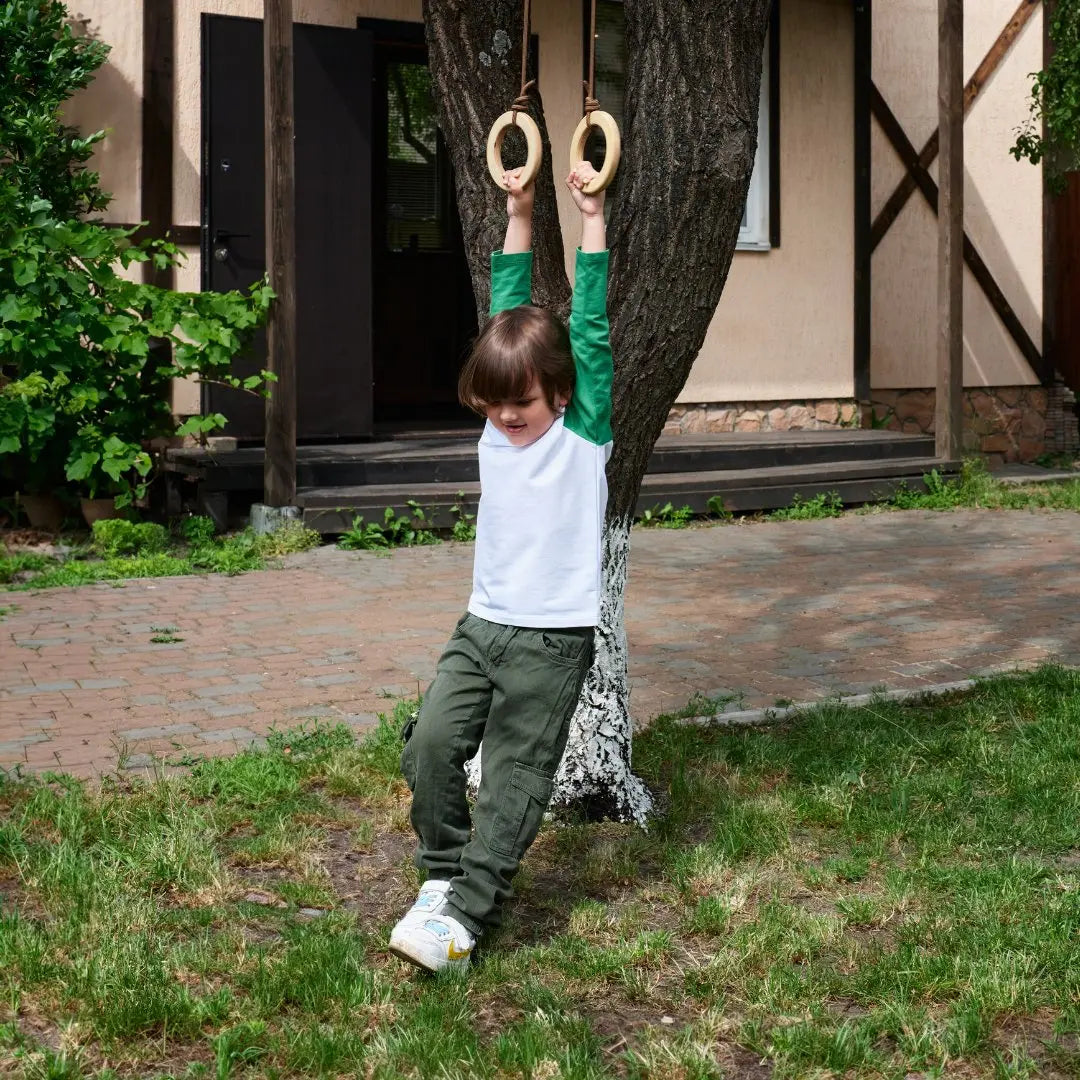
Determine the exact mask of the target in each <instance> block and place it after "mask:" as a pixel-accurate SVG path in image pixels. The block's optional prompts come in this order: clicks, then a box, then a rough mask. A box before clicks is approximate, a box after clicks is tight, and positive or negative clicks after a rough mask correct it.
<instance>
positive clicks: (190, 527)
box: [180, 514, 217, 548]
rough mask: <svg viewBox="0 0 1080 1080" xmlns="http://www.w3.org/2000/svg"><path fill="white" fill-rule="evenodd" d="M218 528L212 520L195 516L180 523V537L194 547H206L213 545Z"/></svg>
mask: <svg viewBox="0 0 1080 1080" xmlns="http://www.w3.org/2000/svg"><path fill="white" fill-rule="evenodd" d="M216 533H217V528H216V526H215V525H214V522H213V520H212V519H211V518H208V517H202V516H200V515H197V514H193V515H192V516H191V517H186V518H184V520H183V521H182V522H181V523H180V535H181V536H183V538H184V539H185V540H186V541H187V542H188V543H189V544H190V545H191V546H192V547H196V548H198V547H206V545H207V544H210V543H213V540H214V536H215V534H216Z"/></svg>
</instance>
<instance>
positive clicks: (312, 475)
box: [166, 430, 934, 494]
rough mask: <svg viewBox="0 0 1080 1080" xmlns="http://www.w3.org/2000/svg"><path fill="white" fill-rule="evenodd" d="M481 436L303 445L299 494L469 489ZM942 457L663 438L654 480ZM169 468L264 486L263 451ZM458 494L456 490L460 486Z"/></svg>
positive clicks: (859, 442)
mask: <svg viewBox="0 0 1080 1080" xmlns="http://www.w3.org/2000/svg"><path fill="white" fill-rule="evenodd" d="M477 437H478V432H475V431H474V432H471V433H467V434H464V435H460V436H445V435H444V436H441V437H437V438H413V439H391V440H384V441H380V442H368V443H349V444H341V445H321V446H301V447H299V448H298V449H297V455H296V483H297V486H298V487H299V488H303V489H309V488H320V489H321V488H327V487H341V488H354V487H360V486H367V485H378V486H395V487H397V486H401V485H407V486H409V487H410V488H413V487H415V486H416V485H422V484H432V483H435V484H452V485H457V486H459V487H460V486H461V485H466V484H469V483H472V482H475V481H476V480H478V479H479V472H478V467H477V461H476V439H477ZM933 452H934V443H933V438H930V437H925V436H921V435H901V434H898V433H896V432H893V431H862V430H838V431H809V432H807V431H789V432H734V433H725V434H716V435H712V434H708V435H704V434H703V435H668V436H661V438H660V439H659V441H658V442H657V444H656V446H655V448H654V449H653V452H652V455H651V457H650V458H649V468H648V472H649V474H650V475H654V474H660V473H690V472H698V471H700V472H720V471H723V472H725V473H727V472H730V471H732V470H749V469H767V468H778V467H787V466H804V465H823V464H827V463H839V462H856V461H864V462H871V463H884V462H888V461H896V460H903V459H911V458H917V457H929V456H931V455H932V454H933ZM166 468H167V469H168V470H169V471H170V472H172V473H174V474H178V475H180V476H184V477H187V478H189V479H192V480H196V481H197V482H198V483H199V485H200V490H201V491H202V492H203V493H204V494H205V493H210V492H215V491H217V492H221V491H227V492H237V493H240V492H251V493H254V494H257V493H258V492H260V491H261V490H262V485H263V448H262V447H261V446H252V447H243V448H241V449H239V450H232V451H227V452H222V453H217V454H215V453H212V452H210V451H207V450H204V449H201V448H198V447H196V448H183V449H175V450H170V451H169V452H168V455H167V460H166ZM455 490H456V488H455Z"/></svg>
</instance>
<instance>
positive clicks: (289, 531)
mask: <svg viewBox="0 0 1080 1080" xmlns="http://www.w3.org/2000/svg"><path fill="white" fill-rule="evenodd" d="M321 543H322V537H321V536H320V535H319V534H318V533H317V532H316V531H315V530H314V529H309V528H307V527H306V526H305V525H303V524H302V523H301V522H299V521H286V522H284V523H283V524H282V525H281V527H280V528H278V529H275V530H274V531H273V532H271V533H264V534H262V535H261V536H259V537H257V539H256V545H255V546H256V548H257V549H258V551H259V554H260V555H263V556H264V557H265V558H267V559H276V558H280V557H281V556H282V555H292V554H294V553H295V552H297V551H307V550H309V549H310V548H313V547H318V546H319V544H321Z"/></svg>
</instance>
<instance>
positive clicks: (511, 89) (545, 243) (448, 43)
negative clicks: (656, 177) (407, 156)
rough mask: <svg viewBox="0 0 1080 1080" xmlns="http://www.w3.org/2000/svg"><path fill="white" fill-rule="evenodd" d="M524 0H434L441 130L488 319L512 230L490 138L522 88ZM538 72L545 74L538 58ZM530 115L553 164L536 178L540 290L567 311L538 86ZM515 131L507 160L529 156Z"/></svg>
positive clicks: (431, 52)
mask: <svg viewBox="0 0 1080 1080" xmlns="http://www.w3.org/2000/svg"><path fill="white" fill-rule="evenodd" d="M522 16H523V12H522V7H521V0H485V2H484V3H476V2H475V0H424V27H425V31H426V36H427V43H428V58H429V59H428V63H429V66H430V68H431V77H432V80H433V83H434V87H435V107H436V115H437V117H438V121H439V130H440V131H442V133H443V137H444V138H445V139H446V145H447V148H448V149H449V151H450V160H451V161H452V162H453V165H454V182H455V184H456V185H457V198H458V205H459V207H460V210H461V226H462V231H463V233H464V237H465V254H466V256H467V257H468V260H469V272H470V273H471V275H472V282H473V291H474V292H475V294H476V306H477V310H478V314H479V316H480V323H481V325H483V323H484V321H485V320H486V319H487V314H488V307H489V302H490V299H491V263H490V261H489V257H490V255H491V253H492V252H493V251H495V250H496V249H498V248H501V247H502V244H503V235H504V234H505V232H506V193H505V192H504V191H503V190H502V189H501V188H498V187H496V186H495V185H494V184H493V183H492V181H491V177H490V176H489V175H488V171H487V159H486V157H485V154H484V147H485V145H486V144H487V137H488V131H490V129H491V125H492V124H493V123H494V122H495V120H496V119H497V118H498V117H499V116H501V115H502V114H503V113H504V112H506V110H507V109H509V108H510V105H511V103H512V102H513V100H514V98H516V97H517V96H518V93H519V91H520V90H521V24H522ZM529 78H530V79H534V78H536V72H535V69H534V68H533V65H532V64H531V63H530V65H529ZM529 97H530V99H531V100H530V104H529V115H530V116H531V117H532V118H533V119H534V120H535V121H536V123H537V124H538V125H539V127H540V136H541V138H542V139H543V144H544V164H543V166H542V167H541V169H540V175H539V176H537V178H536V202H535V207H534V210H533V250H534V252H535V256H534V258H535V264H534V268H533V298H534V300H535V302H536V303H537V304H538V305H540V306H541V307H546V308H550V309H551V310H552V311H555V312H558V313H559V314H560V315H561V316H563V317H564V318H565V317H566V316H567V315H569V313H570V284H569V282H568V281H567V280H566V269H565V265H564V262H563V247H562V234H561V232H560V230H559V212H558V208H557V206H556V204H555V183H554V180H553V177H552V167H551V143H550V140H549V139H548V131H547V124H546V123H545V122H544V107H543V100H542V99H541V96H540V88H539V87H533V89H532V91H531V92H530V94H529ZM515 135H516V133H513V132H511V133H508V134H507V137H506V142H505V143H504V144H503V164H504V165H506V167H507V168H514V167H516V166H518V165H524V164H525V139H524V137H522V136H517V137H516V138H515Z"/></svg>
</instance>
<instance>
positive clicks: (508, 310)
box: [390, 162, 612, 971]
mask: <svg viewBox="0 0 1080 1080" xmlns="http://www.w3.org/2000/svg"><path fill="white" fill-rule="evenodd" d="M519 172H520V170H515V171H514V172H512V173H507V174H506V179H507V183H508V186H509V197H508V199H507V204H506V208H507V214H508V216H509V221H508V222H507V227H506V241H505V245H504V247H503V250H502V251H501V252H495V254H493V255H492V257H491V313H492V315H493V318H492V319H491V320H490V322H488V324H487V326H486V327H485V328H484V332H483V333H482V334H481V335H480V337H479V338H478V340H477V342H476V344H475V346H474V348H473V351H472V354H471V356H470V357H469V360H468V362H467V363H466V365H465V367H464V369H463V370H462V373H461V382H460V385H459V393H460V396H461V400H462V402H463V403H464V404H466V405H469V406H471V407H472V408H474V409H475V410H476V411H477V412H479V413H480V414H481V415H484V416H486V417H487V423H486V424H485V425H484V433H483V435H482V436H481V438H480V443H479V454H480V489H481V497H480V507H479V510H478V513H477V522H476V554H475V557H474V559H475V561H474V566H473V591H472V597H471V598H470V600H469V605H468V611H467V612H466V614H465V615H463V616H462V618H461V620H460V621H459V622H458V624H457V627H456V628H455V630H454V633H453V636H452V637H451V638H450V641H449V643H448V644H447V646H446V650H445V652H444V653H443V655H442V658H441V659H440V660H439V664H438V668H437V671H436V675H435V680H434V682H433V683H432V684H431V687H430V689H429V690H428V692H427V695H426V697H425V698H424V703H423V707H422V708H421V710H420V714H419V716H418V717H417V719H416V721H415V722H414V724H412V725H410V726H411V730H410V727H406V731H405V738H406V744H405V750H404V752H403V754H402V756H401V771H402V773H403V774H404V776H405V779H406V781H407V782H408V785H409V788H410V789H411V790H412V793H413V803H412V815H411V818H412V826H413V829H414V830H415V831H416V835H417V838H418V845H417V852H416V865H417V867H418V868H419V869H420V870H421V871H424V872H425V873H426V875H427V882H426V884H425V885H424V886H423V888H422V889H421V890H420V895H419V896H418V897H417V900H416V903H415V904H414V905H413V907H412V908H411V909H410V910H409V911H408V912H407V913H406V915H405V917H404V918H403V919H402V920H401V921H400V922H399V923H398V924H397V925H396V926H395V927H394V929H393V932H392V933H391V935H390V950H391V952H393V953H395V954H396V955H398V956H400V957H401V958H402V959H404V960H408V961H409V962H410V963H413V964H416V965H417V966H419V967H421V968H425V969H427V970H429V971H438V970H440V969H442V968H447V967H465V966H467V965H468V963H469V960H470V957H471V955H472V951H473V947H474V946H475V944H476V939H477V938H478V937H479V936H480V934H482V933H483V932H484V931H485V930H486V929H488V928H490V927H493V926H497V925H498V924H499V921H500V917H501V909H502V905H503V903H504V902H505V901H506V899H507V898H508V897H509V896H510V895H511V888H510V881H511V879H512V878H513V876H514V874H515V873H516V872H517V869H518V865H519V864H520V862H521V859H522V856H523V855H524V854H525V852H526V850H528V848H529V846H530V845H531V844H532V842H533V840H535V839H536V834H537V832H538V830H539V828H540V822H541V819H542V817H543V815H544V811H545V810H546V809H547V806H548V803H549V801H550V799H551V791H552V780H553V778H554V775H555V770H556V769H557V768H558V766H559V762H560V760H561V759H562V754H563V750H564V748H565V747H566V739H567V735H568V732H569V727H570V718H571V717H572V715H573V713H574V707H575V705H576V703H577V699H578V696H579V695H580V693H581V687H582V684H583V682H584V680H585V675H586V672H587V671H588V670H589V667H590V665H591V663H592V656H593V635H594V630H595V627H596V623H597V619H598V616H599V612H600V589H601V576H600V562H601V534H602V530H603V525H604V512H605V509H606V506H607V478H606V475H605V471H604V470H605V466H606V464H607V460H608V458H609V457H610V455H611V377H612V369H611V345H610V343H609V340H608V319H607V269H608V253H607V243H606V238H605V226H604V196H603V193H600V194H597V195H586V194H585V193H584V192H583V191H582V188H583V187H584V185H585V184H586V183H588V181H589V180H590V179H592V177H593V176H595V175H596V174H595V172H594V170H593V168H592V167H591V166H590V165H589V164H588V163H587V162H580V163H579V164H578V165H576V166H575V168H574V169H573V171H572V172H571V173H570V175H569V176H568V177H567V180H566V182H567V185H568V187H569V188H570V191H571V193H572V195H573V197H574V201H575V202H576V203H577V205H578V208H579V209H580V211H581V248H580V249H579V250H578V253H577V269H576V276H575V280H574V298H573V303H572V307H571V314H570V330H569V334H567V331H566V328H565V327H564V326H563V325H562V323H560V322H559V320H558V319H556V318H555V316H554V315H552V314H551V313H550V312H548V311H544V310H542V309H540V308H536V307H533V306H531V297H532V250H531V249H532V207H533V190H532V188H531V186H530V187H527V188H522V186H521V182H520V179H519V178H518V174H519ZM481 741H482V742H483V751H482V759H481V765H482V768H481V780H480V790H479V793H478V795H477V799H476V805H475V810H474V814H473V818H472V820H471V821H470V817H469V806H468V802H467V800H466V779H465V763H466V762H467V761H469V760H470V759H471V758H472V757H473V756H474V755H475V754H476V751H477V748H478V747H479V746H480V744H481Z"/></svg>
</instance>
